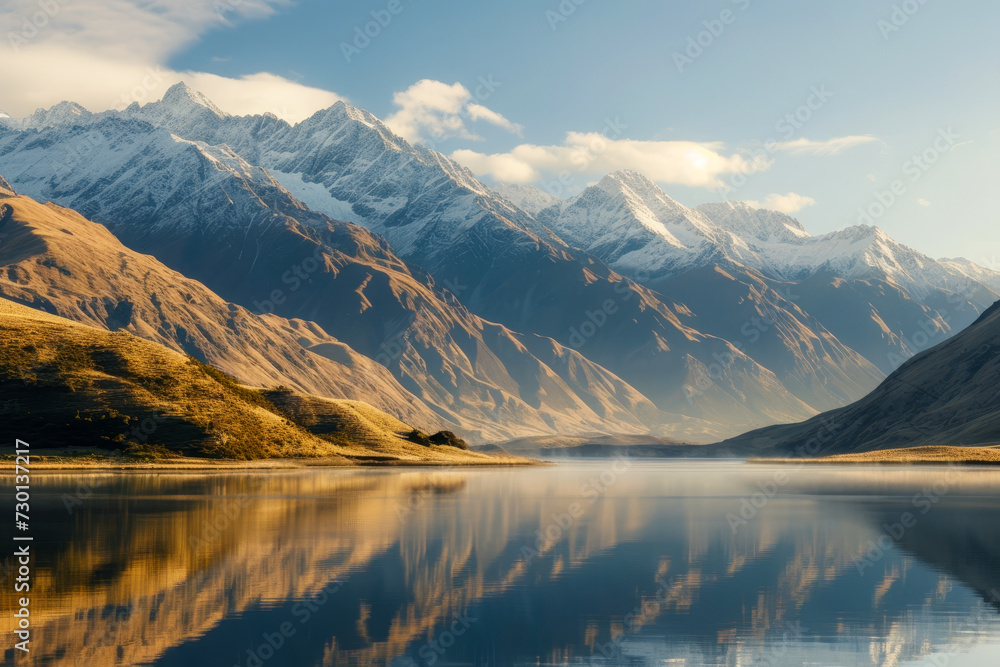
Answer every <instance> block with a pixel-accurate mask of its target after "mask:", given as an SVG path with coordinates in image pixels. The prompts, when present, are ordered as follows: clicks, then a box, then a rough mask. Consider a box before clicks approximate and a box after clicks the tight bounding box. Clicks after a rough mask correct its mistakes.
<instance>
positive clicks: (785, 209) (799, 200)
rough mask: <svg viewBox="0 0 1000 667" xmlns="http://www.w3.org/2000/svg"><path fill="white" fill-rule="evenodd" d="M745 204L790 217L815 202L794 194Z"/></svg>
mask: <svg viewBox="0 0 1000 667" xmlns="http://www.w3.org/2000/svg"><path fill="white" fill-rule="evenodd" d="M747 204H749V205H750V206H753V207H754V208H764V209H768V210H771V211H779V212H781V213H786V214H788V215H791V214H792V213H797V212H799V211H801V210H802V209H804V208H805V207H807V206H815V205H816V200H815V199H813V198H812V197H805V196H803V195H800V194H796V193H794V192H789V193H788V194H787V195H779V194H773V195H768V196H767V197H765V198H764V201H763V202H759V201H748V202H747Z"/></svg>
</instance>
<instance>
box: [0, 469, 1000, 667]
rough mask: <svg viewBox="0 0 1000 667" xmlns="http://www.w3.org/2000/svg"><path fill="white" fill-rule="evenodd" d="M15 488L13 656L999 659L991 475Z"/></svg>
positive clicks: (234, 481) (611, 472) (340, 479)
mask: <svg viewBox="0 0 1000 667" xmlns="http://www.w3.org/2000/svg"><path fill="white" fill-rule="evenodd" d="M32 484H33V495H32V513H33V530H34V535H35V541H34V543H33V544H34V549H35V552H36V561H35V577H36V578H35V582H34V586H33V590H32V603H31V604H32V614H33V616H32V621H33V628H34V630H35V634H34V635H33V637H32V653H31V654H30V658H29V659H27V660H23V659H19V660H18V661H17V664H38V665H43V664H44V665H81V666H83V665H86V666H93V665H156V666H183V667H193V666H198V665H219V666H221V667H230V666H239V667H255V666H256V667H262V666H264V665H267V666H275V667H277V666H286V665H287V666H294V667H310V666H313V665H395V666H401V667H402V666H410V667H412V666H414V665H528V664H531V665H561V664H581V665H583V664H588V665H589V664H599V665H683V666H690V667H694V666H702V665H728V666H740V667H748V666H751V665H760V666H764V665H926V666H932V665H933V666H936V667H941V666H942V665H948V666H950V667H954V666H960V665H975V666H977V667H978V666H980V665H996V664H1000V611H998V610H1000V592H998V591H1000V529H998V526H1000V471H994V470H992V469H989V468H968V469H958V468H949V467H911V468H876V467H868V466H853V467H848V466H843V467H816V466H786V467H781V466H767V465H752V464H745V463H739V462H731V461H721V462H720V461H714V462H707V461H666V462H664V461H655V462H653V461H639V460H626V459H614V460H613V459H608V460H595V461H589V462H566V463H561V464H558V465H555V466H549V467H537V468H529V469H525V468H498V469H474V470H455V469H439V468H416V469H414V468H410V469H394V470H386V469H367V470H357V469H352V470H342V469H319V468H315V469H306V470H301V471H287V472H266V473H250V474H242V475H236V474H228V473H227V474H210V475H195V474H177V473H171V474H139V473H128V474H78V473H74V474H66V475H61V474H60V475H44V476H43V475H36V476H35V478H34V479H33V480H32ZM9 564H10V559H9V558H8V559H7V561H6V563H5V568H4V579H5V584H4V587H3V590H4V593H3V595H4V596H5V603H6V604H7V605H8V606H7V607H5V608H6V609H10V608H11V606H12V605H13V599H14V598H13V593H12V592H11V589H12V586H11V585H10V581H9V578H8V576H7V575H8V572H9V570H8V568H9ZM12 620H13V619H11V617H10V615H9V614H6V615H5V616H4V621H3V623H4V636H6V637H11V636H12V635H11V632H12V631H13V623H12ZM12 643H13V642H12V641H9V642H8V646H10V645H12ZM5 648H6V647H5ZM12 654H13V651H12V650H7V653H6V660H7V661H8V662H9V661H10V660H11V656H12Z"/></svg>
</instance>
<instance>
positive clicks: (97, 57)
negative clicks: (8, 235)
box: [0, 0, 340, 122]
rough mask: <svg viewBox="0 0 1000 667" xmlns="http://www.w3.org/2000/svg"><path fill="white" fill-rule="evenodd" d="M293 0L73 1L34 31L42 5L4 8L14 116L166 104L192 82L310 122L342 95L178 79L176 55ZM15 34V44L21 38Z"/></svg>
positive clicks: (7, 102) (240, 105)
mask: <svg viewBox="0 0 1000 667" xmlns="http://www.w3.org/2000/svg"><path fill="white" fill-rule="evenodd" d="M286 4H288V3H287V1H286V0H218V1H216V2H209V1H207V0H149V1H145V2H138V1H137V0H135V1H129V0H73V1H72V2H67V3H64V4H59V3H55V2H54V3H52V5H53V6H54V7H58V10H55V11H54V13H53V15H52V16H48V15H45V16H46V18H45V19H44V20H41V19H39V20H38V21H37V22H36V23H41V24H42V26H41V27H38V28H37V30H32V29H31V28H29V27H26V24H25V21H26V20H27V21H28V22H29V23H28V24H27V25H30V22H31V20H32V17H33V16H35V15H36V14H37V13H38V12H39V8H40V7H41V5H40V4H39V3H38V2H37V0H8V1H7V2H5V3H4V5H5V7H4V9H3V10H0V35H4V36H6V40H7V41H8V42H9V44H6V45H3V46H2V48H4V49H5V50H7V53H5V55H4V61H3V67H2V68H0V90H3V91H4V99H3V104H4V106H5V110H6V111H8V112H9V113H10V114H11V115H13V116H25V115H28V114H30V113H31V112H32V111H34V110H35V109H37V108H39V107H49V106H52V105H53V104H56V103H58V102H61V101H63V100H73V101H75V102H79V103H80V104H82V105H83V106H85V107H86V108H88V109H90V110H91V111H104V110H105V109H109V108H120V107H122V106H124V105H125V104H127V103H128V102H131V101H137V102H139V103H140V104H141V103H145V102H151V101H153V100H156V99H158V98H160V97H161V96H162V95H163V93H164V92H165V91H166V89H167V88H169V87H170V86H171V85H172V84H174V83H177V82H178V81H181V80H184V81H187V82H188V83H189V84H191V86H192V87H193V88H196V89H198V90H200V91H201V92H203V93H205V95H207V96H208V97H209V98H211V99H213V100H214V101H215V102H216V103H217V104H218V105H219V107H220V108H222V109H224V110H225V111H229V112H230V113H238V114H241V113H262V112H265V111H270V112H272V113H274V114H276V115H278V116H281V117H283V118H285V119H286V120H289V121H292V122H294V121H297V120H301V119H303V118H305V117H307V116H308V115H310V114H312V113H314V112H315V111H317V110H319V109H321V108H324V107H328V106H330V105H331V104H333V103H334V102H336V101H337V100H338V99H340V97H339V96H337V95H336V94H334V93H330V92H327V91H323V90H319V89H316V88H310V87H308V86H303V85H301V84H298V83H296V82H294V81H290V80H288V79H285V78H283V77H280V76H277V75H274V74H269V73H266V72H261V73H257V74H251V75H247V76H244V77H240V78H235V79H234V78H227V77H222V76H218V75H215V74H209V73H205V72H175V71H172V70H170V69H168V68H166V67H164V66H163V63H164V62H166V61H167V60H168V59H169V57H170V56H171V55H172V54H174V53H176V52H178V51H180V50H181V49H183V48H184V47H186V46H188V45H189V44H190V43H192V42H194V41H196V40H197V39H198V38H199V37H200V36H201V35H203V34H204V33H206V32H207V31H209V30H211V29H218V28H225V27H226V26H227V25H230V24H231V23H233V22H235V21H239V20H242V19H259V18H266V17H268V16H270V15H271V14H273V13H274V11H275V8H276V7H279V6H283V5H286ZM12 35H13V37H12Z"/></svg>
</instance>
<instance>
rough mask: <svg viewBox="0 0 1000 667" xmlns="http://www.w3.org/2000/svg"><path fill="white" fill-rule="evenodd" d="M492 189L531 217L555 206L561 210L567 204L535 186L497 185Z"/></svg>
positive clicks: (560, 198)
mask: <svg viewBox="0 0 1000 667" xmlns="http://www.w3.org/2000/svg"><path fill="white" fill-rule="evenodd" d="M492 189H493V191H494V192H496V193H497V194H499V195H500V196H501V197H503V198H504V199H506V200H507V201H509V202H510V203H512V204H513V205H514V206H517V207H518V208H519V209H521V210H522V211H526V212H528V213H530V214H531V215H538V214H539V213H541V212H542V211H544V210H545V209H547V208H552V207H553V206H557V207H560V208H561V207H562V206H563V205H564V204H565V203H566V201H565V200H564V199H563V198H562V197H557V196H556V195H554V194H551V193H549V192H546V191H545V190H543V189H541V188H538V187H535V186H534V185H520V184H517V183H497V184H496V185H494V186H493V188H492Z"/></svg>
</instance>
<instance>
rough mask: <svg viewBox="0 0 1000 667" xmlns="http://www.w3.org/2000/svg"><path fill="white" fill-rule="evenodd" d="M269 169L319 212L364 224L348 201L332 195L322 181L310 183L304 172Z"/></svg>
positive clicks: (334, 217) (285, 185)
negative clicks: (290, 172) (304, 176)
mask: <svg viewBox="0 0 1000 667" xmlns="http://www.w3.org/2000/svg"><path fill="white" fill-rule="evenodd" d="M269 171H270V173H271V176H273V177H274V180H276V181H277V182H278V183H280V184H281V187H283V188H285V189H286V190H288V191H289V192H290V193H292V196H294V197H295V198H296V199H298V200H299V201H300V202H302V203H303V204H305V205H306V206H308V207H309V208H311V209H312V210H314V211H316V212H317V213H322V214H323V215H328V216H330V217H331V218H333V219H334V220H342V221H344V222H353V223H355V224H364V220H362V219H361V216H359V215H358V214H357V213H355V212H354V211H353V210H352V209H351V205H350V204H349V203H348V202H346V201H342V200H340V199H337V198H336V197H334V196H333V195H331V194H330V192H329V191H328V190H327V189H326V188H325V187H323V184H322V183H308V182H306V181H305V179H304V178H303V177H302V174H289V173H286V172H282V171H277V170H275V169H271V170H269Z"/></svg>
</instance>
